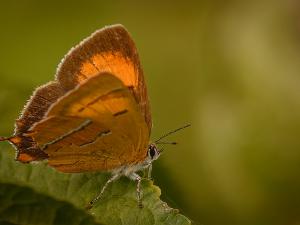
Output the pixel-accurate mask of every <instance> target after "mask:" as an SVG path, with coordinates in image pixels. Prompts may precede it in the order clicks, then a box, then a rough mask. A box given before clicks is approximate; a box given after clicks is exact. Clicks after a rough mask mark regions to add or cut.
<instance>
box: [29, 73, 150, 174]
mask: <svg viewBox="0 0 300 225" xmlns="http://www.w3.org/2000/svg"><path fill="white" fill-rule="evenodd" d="M148 132H149V129H148V127H147V124H146V123H145V120H144V118H143V116H142V113H141V112H140V108H139V107H138V104H137V103H136V100H135V99H134V97H133V96H132V94H131V92H130V91H129V90H128V88H127V87H126V86H125V85H124V84H123V83H122V81H120V80H119V79H118V78H117V77H116V76H114V75H111V74H108V73H103V74H99V75H97V76H95V77H92V78H90V79H88V80H87V81H85V82H84V83H83V84H82V85H80V86H78V87H77V88H75V89H74V90H72V91H71V92H69V93H68V94H67V95H65V96H64V97H62V98H60V99H59V100H58V101H57V103H55V104H54V105H53V106H52V107H51V108H50V110H49V111H48V113H47V115H46V118H45V119H43V120H41V121H40V122H38V123H36V124H35V125H34V126H33V127H32V128H31V129H30V131H29V132H28V133H27V134H26V136H27V137H31V138H32V139H33V140H34V141H35V142H36V143H37V145H38V147H39V148H40V149H41V150H42V151H44V152H45V153H46V154H47V155H48V164H49V165H50V166H53V167H55V168H56V169H58V170H60V171H62V172H83V171H97V170H110V169H114V168H118V167H120V166H121V165H128V164H133V163H137V162H140V161H143V160H144V158H145V157H146V155H147V145H148V141H149V133H148Z"/></svg>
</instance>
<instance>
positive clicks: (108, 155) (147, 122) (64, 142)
mask: <svg viewBox="0 0 300 225" xmlns="http://www.w3.org/2000/svg"><path fill="white" fill-rule="evenodd" d="M151 127H152V120H151V113H150V106H149V99H148V95H147V88H146V84H145V79H144V75H143V70H142V68H141V65H140V60H139V56H138V53H137V49H136V46H135V44H134V42H133V40H132V38H131V36H130V34H129V33H128V31H127V30H126V29H125V28H124V26H122V25H112V26H107V27H104V28H102V29H100V30H98V31H96V32H94V33H93V34H92V35H91V36H90V37H88V38H86V39H84V40H83V41H82V42H81V43H79V44H78V45H77V46H75V47H74V48H72V49H71V50H70V51H69V53H67V55H66V56H65V57H64V58H63V60H62V61H61V63H60V64H59V66H58V69H57V72H56V76H55V80H54V81H50V82H49V83H47V84H45V85H43V86H41V87H39V88H37V89H36V90H35V91H34V93H33V95H32V97H31V98H30V100H29V101H28V103H27V104H26V105H25V107H24V110H23V112H22V113H21V116H20V118H19V119H17V120H16V124H15V133H14V135H13V136H12V137H8V138H1V139H0V140H1V141H4V140H7V141H9V142H10V143H12V144H13V146H14V147H15V148H16V160H17V161H20V162H22V163H29V162H33V161H41V160H45V159H47V161H48V165H49V166H51V167H53V168H55V169H56V170H58V171H61V172H64V173H78V172H91V171H110V172H111V174H112V176H111V178H110V179H109V180H108V181H107V182H106V184H105V185H104V186H103V188H102V190H101V192H100V193H99V194H98V195H97V196H96V197H95V198H94V199H93V200H92V201H91V202H90V203H89V204H88V205H87V208H91V207H92V206H93V205H94V203H95V202H96V201H97V200H98V199H100V198H101V197H102V195H103V193H104V191H105V189H106V188H107V186H108V184H110V183H111V182H113V181H115V180H117V179H118V178H120V177H121V176H127V177H128V178H130V179H131V180H134V181H136V182H137V201H138V205H139V206H140V207H141V206H142V203H141V180H142V178H141V177H140V176H139V175H138V174H137V171H139V170H142V169H145V168H149V171H150V172H151V168H152V162H153V161H154V160H156V159H157V158H158V157H159V156H160V151H159V150H158V148H157V146H156V144H155V143H150V144H149V139H150V133H151ZM160 140H161V138H160V139H159V140H158V141H160ZM157 143H158V142H157ZM149 176H150V175H149Z"/></svg>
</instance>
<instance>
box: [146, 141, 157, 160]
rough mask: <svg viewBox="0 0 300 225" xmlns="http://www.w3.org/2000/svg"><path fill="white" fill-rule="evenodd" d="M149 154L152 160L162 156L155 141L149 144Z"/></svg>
mask: <svg viewBox="0 0 300 225" xmlns="http://www.w3.org/2000/svg"><path fill="white" fill-rule="evenodd" d="M147 156H148V159H149V160H150V161H151V162H152V161H154V160H156V159H158V157H159V156H160V151H159V149H158V148H157V147H156V145H155V144H154V143H151V144H149V147H148V152H147Z"/></svg>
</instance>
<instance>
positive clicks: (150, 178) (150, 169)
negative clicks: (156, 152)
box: [148, 163, 152, 180]
mask: <svg viewBox="0 0 300 225" xmlns="http://www.w3.org/2000/svg"><path fill="white" fill-rule="evenodd" d="M151 173H152V163H150V165H149V167H148V179H149V180H152V177H151Z"/></svg>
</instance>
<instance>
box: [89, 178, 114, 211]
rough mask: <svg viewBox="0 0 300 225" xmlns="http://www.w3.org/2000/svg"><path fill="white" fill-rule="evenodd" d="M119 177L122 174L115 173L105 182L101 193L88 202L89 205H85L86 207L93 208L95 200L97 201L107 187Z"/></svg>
mask: <svg viewBox="0 0 300 225" xmlns="http://www.w3.org/2000/svg"><path fill="white" fill-rule="evenodd" d="M118 178H120V174H114V175H113V176H112V177H111V178H110V179H109V180H108V181H107V182H106V183H105V184H104V186H103V187H102V189H101V191H100V193H99V194H98V195H97V196H96V197H95V198H94V199H93V200H92V201H90V202H89V203H88V205H87V206H86V207H85V208H86V209H91V208H92V207H93V205H94V204H95V202H97V201H98V200H99V199H100V198H101V197H102V195H103V193H104V191H105V189H106V188H107V186H108V185H109V184H110V183H111V182H113V181H115V180H117V179H118Z"/></svg>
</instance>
